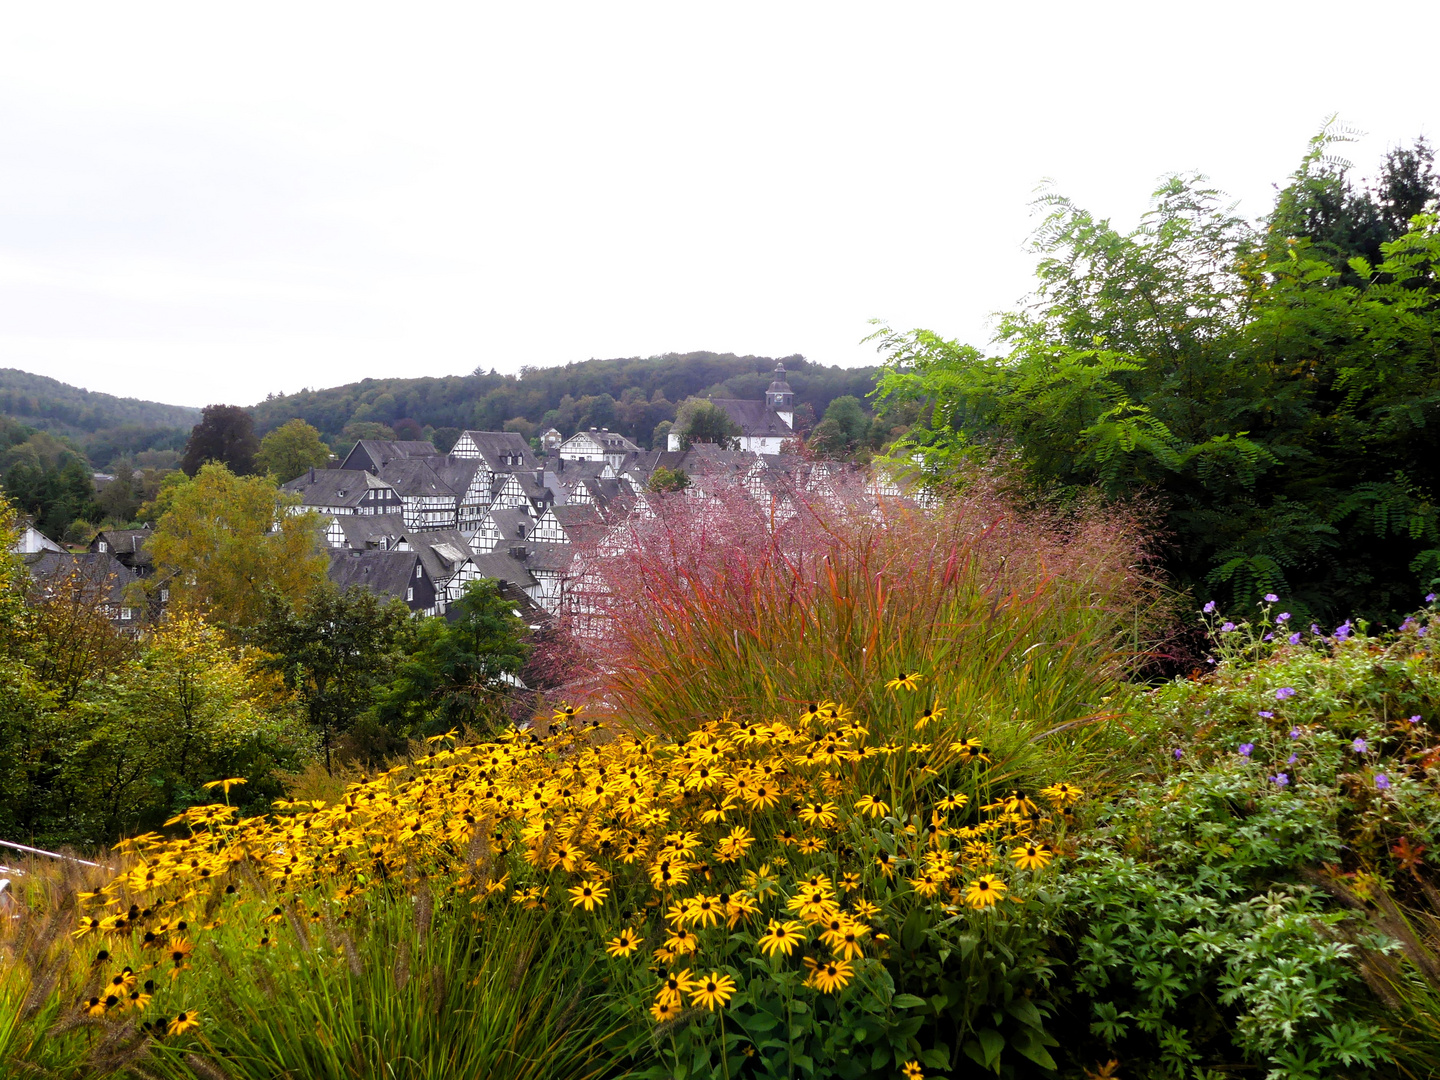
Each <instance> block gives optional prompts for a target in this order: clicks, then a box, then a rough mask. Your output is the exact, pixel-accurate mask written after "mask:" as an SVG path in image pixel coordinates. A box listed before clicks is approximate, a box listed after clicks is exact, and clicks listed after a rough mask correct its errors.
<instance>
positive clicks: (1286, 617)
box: [1275, 611, 1290, 623]
mask: <svg viewBox="0 0 1440 1080" xmlns="http://www.w3.org/2000/svg"><path fill="white" fill-rule="evenodd" d="M1275 621H1276V622H1277V623H1281V622H1289V621H1290V612H1288V611H1282V612H1280V614H1279V615H1276V616H1275Z"/></svg>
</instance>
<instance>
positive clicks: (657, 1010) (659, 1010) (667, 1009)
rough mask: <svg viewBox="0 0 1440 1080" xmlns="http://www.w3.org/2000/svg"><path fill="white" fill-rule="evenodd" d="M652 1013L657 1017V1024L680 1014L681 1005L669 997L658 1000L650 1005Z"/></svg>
mask: <svg viewBox="0 0 1440 1080" xmlns="http://www.w3.org/2000/svg"><path fill="white" fill-rule="evenodd" d="M650 1015H651V1016H653V1017H654V1018H655V1022H656V1023H657V1024H663V1023H665V1021H667V1020H674V1019H675V1017H677V1016H679V1015H680V1006H678V1005H676V1004H675V1003H673V1002H671V1001H670V1000H668V999H662V1000H657V1001H656V1002H655V1004H654V1005H651V1006H650Z"/></svg>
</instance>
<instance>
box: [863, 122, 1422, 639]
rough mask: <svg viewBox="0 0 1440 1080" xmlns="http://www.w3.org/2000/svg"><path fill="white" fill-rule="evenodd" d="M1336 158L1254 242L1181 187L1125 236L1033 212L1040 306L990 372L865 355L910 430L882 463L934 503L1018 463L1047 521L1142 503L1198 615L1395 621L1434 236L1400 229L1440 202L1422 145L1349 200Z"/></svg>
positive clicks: (1415, 477)
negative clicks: (990, 469) (1159, 509)
mask: <svg viewBox="0 0 1440 1080" xmlns="http://www.w3.org/2000/svg"><path fill="white" fill-rule="evenodd" d="M1333 141H1334V134H1333V132H1326V133H1322V134H1321V135H1320V136H1318V137H1317V138H1316V139H1315V140H1314V141H1313V142H1312V145H1311V148H1310V151H1309V153H1308V154H1307V155H1306V157H1305V159H1304V160H1303V162H1302V163H1301V166H1300V168H1299V169H1298V170H1297V171H1296V173H1295V174H1294V176H1293V177H1292V178H1291V180H1290V183H1289V184H1288V185H1287V186H1286V187H1285V188H1284V189H1283V190H1282V191H1281V192H1280V194H1279V198H1278V200H1277V203H1276V207H1275V209H1274V211H1273V212H1272V214H1271V215H1270V217H1269V218H1268V219H1267V220H1266V221H1264V222H1262V223H1261V225H1260V226H1259V227H1252V226H1250V225H1248V224H1247V223H1245V222H1244V221H1242V220H1241V219H1240V218H1238V217H1236V216H1235V215H1234V214H1233V212H1232V211H1231V209H1230V208H1229V207H1228V205H1227V204H1226V203H1225V202H1224V200H1223V198H1222V196H1221V195H1220V193H1219V192H1217V191H1214V190H1213V189H1211V188H1209V187H1207V186H1206V185H1205V183H1204V181H1203V178H1201V177H1196V176H1175V177H1171V178H1170V179H1169V180H1167V181H1166V182H1165V184H1164V185H1163V186H1162V187H1161V188H1160V189H1159V190H1158V191H1157V192H1156V193H1155V195H1154V199H1153V203H1152V207H1151V210H1150V211H1149V213H1148V214H1147V215H1146V216H1145V218H1144V220H1143V221H1142V223H1141V225H1140V226H1139V227H1138V228H1136V229H1133V230H1131V231H1128V232H1122V231H1121V230H1119V229H1117V228H1116V227H1115V226H1113V225H1112V224H1111V223H1110V222H1109V221H1108V220H1104V219H1097V218H1096V217H1094V216H1093V215H1092V214H1090V213H1089V212H1087V211H1085V210H1084V209H1082V208H1080V207H1078V206H1076V205H1074V204H1073V203H1072V202H1070V201H1069V200H1068V199H1065V198H1063V197H1061V196H1059V195H1055V194H1049V195H1047V196H1045V197H1044V198H1043V199H1042V201H1041V205H1042V207H1043V208H1044V209H1045V210H1046V211H1047V214H1046V217H1045V219H1044V221H1043V222H1042V224H1041V226H1040V228H1039V230H1038V231H1037V233H1036V238H1035V247H1036V250H1037V251H1038V252H1039V253H1040V255H1041V256H1042V257H1041V261H1040V264H1039V268H1038V271H1037V274H1038V281H1037V288H1036V291H1035V293H1034V295H1033V296H1032V297H1031V298H1030V301H1029V303H1028V304H1027V305H1026V306H1025V307H1023V308H1021V309H1019V310H1017V311H1014V312H1012V313H1010V314H1008V315H1006V316H1004V318H1003V319H1002V320H1001V323H1000V330H999V335H998V338H999V343H1000V344H1001V345H1002V346H1004V347H1005V351H1004V352H1002V353H999V354H997V355H986V354H985V353H983V352H982V351H981V350H979V349H977V348H974V347H971V346H967V345H962V344H960V343H959V342H956V341H949V340H945V339H943V338H941V337H940V336H938V335H936V334H933V333H930V332H928V331H924V330H915V331H910V332H906V333H897V332H895V331H893V330H890V329H889V328H886V329H883V330H881V331H880V332H879V333H878V334H877V338H878V339H879V340H880V342H881V347H882V349H883V351H884V353H885V355H886V363H885V369H884V372H883V375H882V378H881V381H880V384H879V387H878V389H877V392H876V394H877V397H878V399H879V400H880V401H882V402H884V403H894V402H904V403H909V404H911V405H912V406H913V405H916V404H920V405H923V406H924V412H923V413H922V414H921V419H920V422H919V423H917V425H916V426H915V428H914V429H912V431H911V432H910V433H909V435H908V436H907V437H906V438H905V439H903V440H901V442H900V443H899V444H898V446H897V448H896V457H897V458H898V459H906V458H908V455H910V454H912V453H914V452H916V451H918V452H919V453H921V454H922V455H923V460H924V467H925V469H926V470H927V471H928V472H929V473H930V474H931V475H932V476H934V477H936V478H938V479H941V480H943V479H944V478H946V477H947V476H953V475H956V474H957V470H958V466H959V465H960V464H961V462H962V461H964V460H966V459H973V458H976V457H986V456H989V455H992V454H994V453H996V452H997V451H1001V450H1009V451H1013V453H1014V454H1015V455H1016V456H1017V458H1018V461H1019V462H1020V466H1021V468H1022V471H1023V475H1024V476H1025V477H1026V478H1027V479H1028V481H1029V482H1030V483H1031V485H1032V486H1033V488H1034V490H1035V491H1036V493H1037V494H1039V495H1042V496H1045V497H1057V496H1058V497H1062V498H1063V497H1064V496H1065V495H1066V493H1069V492H1075V491H1077V490H1079V489H1082V488H1086V487H1089V486H1092V485H1093V486H1098V487H1099V488H1100V489H1101V490H1102V491H1103V492H1104V493H1105V494H1106V495H1107V496H1110V497H1124V496H1130V495H1134V494H1137V493H1141V492H1149V493H1153V494H1154V495H1155V496H1157V497H1158V498H1159V499H1160V501H1161V504H1162V506H1163V509H1164V512H1165V515H1166V518H1165V520H1166V525H1167V528H1168V530H1169V532H1170V534H1171V536H1172V537H1173V548H1172V550H1171V553H1170V557H1169V559H1168V564H1169V569H1170V570H1171V571H1172V573H1173V575H1174V577H1175V579H1176V580H1177V582H1178V583H1179V584H1180V585H1182V586H1184V587H1187V588H1190V589H1191V590H1193V591H1194V592H1195V594H1196V595H1197V597H1198V598H1200V599H1208V598H1216V599H1219V600H1221V601H1223V602H1226V603H1229V604H1233V605H1237V606H1243V605H1248V604H1250V603H1253V602H1254V601H1256V600H1258V599H1259V598H1260V597H1261V596H1263V595H1265V594H1268V593H1276V594H1279V595H1280V596H1281V597H1282V603H1284V604H1286V605H1287V606H1288V607H1290V608H1293V609H1294V610H1295V612H1296V613H1297V614H1298V613H1305V614H1306V615H1314V616H1315V617H1321V616H1324V617H1337V618H1338V617H1345V616H1350V615H1357V616H1367V617H1371V618H1381V619H1391V618H1394V617H1396V615H1397V614H1398V613H1400V612H1403V611H1405V610H1408V609H1409V608H1410V607H1412V606H1413V605H1414V603H1415V602H1416V600H1417V599H1418V597H1419V595H1421V594H1423V593H1424V592H1425V591H1426V590H1427V588H1428V586H1429V584H1430V583H1433V582H1435V581H1436V580H1437V577H1440V520H1437V510H1436V502H1435V493H1436V490H1437V481H1440V352H1437V349H1440V301H1437V295H1440V281H1437V276H1436V275H1437V267H1440V223H1437V217H1436V215H1435V214H1434V213H1433V212H1431V213H1421V214H1417V215H1414V216H1412V217H1408V218H1405V217H1403V213H1404V211H1406V210H1410V209H1413V208H1414V207H1415V204H1416V202H1417V201H1423V200H1420V195H1421V194H1424V192H1416V191H1415V190H1413V189H1414V188H1415V186H1416V185H1417V184H1419V185H1421V186H1422V187H1425V185H1428V187H1425V191H1428V192H1429V194H1428V195H1427V196H1426V198H1431V199H1433V198H1434V197H1435V195H1436V194H1437V193H1440V192H1437V190H1436V185H1435V180H1434V178H1433V176H1432V174H1431V173H1430V171H1429V160H1430V158H1429V151H1428V148H1426V147H1425V146H1424V144H1423V143H1422V144H1418V145H1417V147H1416V149H1415V150H1413V151H1410V152H1408V153H1404V154H1392V155H1391V157H1390V158H1389V159H1388V161H1387V163H1386V170H1385V172H1384V174H1383V176H1382V180H1381V182H1380V183H1379V184H1377V185H1375V186H1374V187H1372V188H1370V189H1367V190H1358V189H1356V188H1354V187H1352V186H1350V185H1349V184H1348V182H1347V179H1346V176H1345V173H1344V169H1343V166H1340V165H1337V164H1335V163H1334V162H1333V160H1332V159H1331V158H1330V157H1329V156H1328V155H1327V152H1326V151H1327V147H1328V146H1329V145H1330V144H1331V143H1332V142H1333ZM1417 178H1418V179H1417ZM1377 191H1378V192H1380V193H1381V194H1379V195H1377V194H1376V192H1377ZM1387 192H1388V193H1390V194H1385V193H1387ZM1333 206H1339V207H1341V208H1342V209H1344V212H1345V215H1346V216H1345V220H1344V221H1342V222H1341V223H1339V224H1337V223H1336V220H1337V219H1336V215H1335V214H1333V213H1331V210H1330V209H1329V208H1330V207H1333ZM1346 222H1350V224H1347V223H1346ZM1354 222H1362V223H1363V224H1364V228H1358V227H1354V226H1353V223H1354ZM1366 251H1373V252H1374V257H1373V258H1372V257H1371V256H1368V255H1367V254H1365V252H1366Z"/></svg>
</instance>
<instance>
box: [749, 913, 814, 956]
mask: <svg viewBox="0 0 1440 1080" xmlns="http://www.w3.org/2000/svg"><path fill="white" fill-rule="evenodd" d="M805 940H806V938H805V927H804V926H803V925H801V924H800V923H798V922H784V923H782V922H777V921H776V920H774V919H771V920H770V926H769V927H768V928H767V929H766V931H765V932H764V933H763V934H761V935H760V942H759V944H760V951H761V952H763V953H764V954H765V955H766V956H774V955H775V954H776V953H781V954H782V955H784V956H789V955H790V954H791V953H792V952H794V951H795V947H796V946H797V945H800V944H801V943H802V942H804V941H805Z"/></svg>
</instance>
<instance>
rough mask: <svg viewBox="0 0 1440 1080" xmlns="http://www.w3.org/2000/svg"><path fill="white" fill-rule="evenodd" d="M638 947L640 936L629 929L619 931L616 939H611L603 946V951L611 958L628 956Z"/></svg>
mask: <svg viewBox="0 0 1440 1080" xmlns="http://www.w3.org/2000/svg"><path fill="white" fill-rule="evenodd" d="M639 947H640V935H639V934H637V933H636V932H635V931H634V930H632V929H630V927H628V926H627V927H626V928H625V929H624V930H621V931H620V934H619V936H618V937H614V938H611V939H610V941H609V943H608V944H607V945H606V946H605V951H606V952H607V953H609V954H610V955H611V956H629V955H630V954H631V953H632V952H634V951H635V950H636V949H638V948H639Z"/></svg>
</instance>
